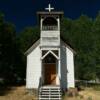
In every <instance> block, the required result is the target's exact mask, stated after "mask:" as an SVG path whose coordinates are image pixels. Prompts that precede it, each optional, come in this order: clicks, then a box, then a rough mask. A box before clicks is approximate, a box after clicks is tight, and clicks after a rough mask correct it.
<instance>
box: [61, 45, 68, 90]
mask: <svg viewBox="0 0 100 100" xmlns="http://www.w3.org/2000/svg"><path fill="white" fill-rule="evenodd" d="M60 55H61V64H60V65H61V69H60V70H61V88H62V90H63V91H66V89H67V72H68V71H67V54H66V47H64V46H62V47H61V52H60Z"/></svg>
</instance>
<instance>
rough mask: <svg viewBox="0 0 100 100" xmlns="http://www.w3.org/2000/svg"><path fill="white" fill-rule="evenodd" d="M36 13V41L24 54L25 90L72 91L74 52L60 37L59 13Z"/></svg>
mask: <svg viewBox="0 0 100 100" xmlns="http://www.w3.org/2000/svg"><path fill="white" fill-rule="evenodd" d="M46 10H48V11H40V12H37V14H38V17H39V23H40V39H39V40H37V41H36V42H35V43H34V44H33V45H32V46H31V47H30V48H29V49H28V50H27V51H26V52H25V54H26V56H27V70H26V72H27V74H26V88H27V89H39V88H40V87H42V86H47V87H48V86H51V87H54V86H59V87H60V89H63V90H65V89H68V88H70V87H72V88H74V87H75V80H74V53H75V51H74V50H73V49H72V48H71V47H70V46H69V45H68V44H66V43H65V42H64V41H63V40H62V39H61V37H60V21H61V17H62V15H63V12H59V11H52V10H54V8H51V5H50V4H49V7H48V8H46Z"/></svg>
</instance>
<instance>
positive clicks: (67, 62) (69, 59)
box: [60, 42, 75, 89]
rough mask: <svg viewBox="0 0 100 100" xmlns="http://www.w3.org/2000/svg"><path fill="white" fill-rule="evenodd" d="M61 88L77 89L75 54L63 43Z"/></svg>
mask: <svg viewBox="0 0 100 100" xmlns="http://www.w3.org/2000/svg"><path fill="white" fill-rule="evenodd" d="M60 55H61V69H60V71H61V87H62V88H63V89H66V88H70V87H73V88H74V87H75V82H74V58H73V55H74V54H73V52H72V51H71V49H69V48H68V47H67V46H66V45H65V44H64V43H63V42H62V43H61V54H60Z"/></svg>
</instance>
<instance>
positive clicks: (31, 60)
mask: <svg viewBox="0 0 100 100" xmlns="http://www.w3.org/2000/svg"><path fill="white" fill-rule="evenodd" d="M40 57H41V51H40V47H39V45H38V46H37V47H36V48H35V49H34V50H33V51H32V52H31V53H29V54H28V55H27V76H26V88H38V86H39V81H40V77H41V60H40Z"/></svg>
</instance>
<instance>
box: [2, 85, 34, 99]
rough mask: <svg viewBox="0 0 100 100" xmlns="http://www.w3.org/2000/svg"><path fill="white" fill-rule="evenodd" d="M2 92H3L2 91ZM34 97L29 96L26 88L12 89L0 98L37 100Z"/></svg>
mask: <svg viewBox="0 0 100 100" xmlns="http://www.w3.org/2000/svg"><path fill="white" fill-rule="evenodd" d="M0 91H2V90H0ZM35 98H36V97H35V96H34V95H29V94H28V93H27V92H26V89H25V87H24V86H20V87H12V88H11V89H8V90H7V92H6V93H5V94H4V95H2V96H0V100H36V99H35Z"/></svg>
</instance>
